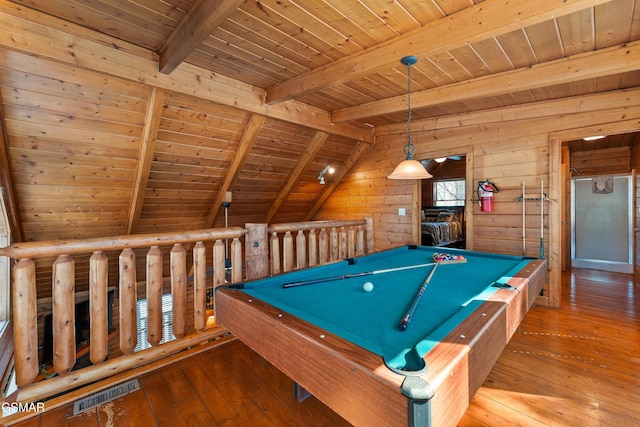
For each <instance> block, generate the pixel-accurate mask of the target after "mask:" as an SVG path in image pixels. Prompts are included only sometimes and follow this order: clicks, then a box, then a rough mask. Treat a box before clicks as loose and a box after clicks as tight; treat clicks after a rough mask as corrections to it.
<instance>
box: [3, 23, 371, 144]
mask: <svg viewBox="0 0 640 427" xmlns="http://www.w3.org/2000/svg"><path fill="white" fill-rule="evenodd" d="M36 19H37V12H36V11H34V12H33V13H31V11H30V17H29V19H25V18H23V17H21V16H16V15H12V14H9V13H4V12H0V45H1V46H4V47H6V48H7V49H11V50H14V51H18V52H21V53H24V54H27V55H35V56H38V57H41V58H47V59H50V60H53V61H57V62H60V63H64V64H68V65H70V66H73V67H81V68H84V69H87V70H92V71H97V72H101V73H105V74H108V75H112V76H116V77H120V78H123V79H126V80H129V81H134V82H136V83H144V84H147V85H149V86H152V87H157V88H159V89H163V90H170V91H173V92H177V93H182V94H185V95H189V96H195V97H198V98H201V99H206V100H208V101H213V102H217V103H219V104H221V105H226V106H230V107H233V108H239V109H241V110H245V111H249V112H251V113H256V114H260V115H264V116H267V117H269V118H275V119H279V120H283V121H286V122H289V123H294V124H298V125H302V126H306V127H308V128H312V129H316V130H320V131H323V132H327V133H331V134H335V135H341V136H345V137H347V138H352V139H357V140H362V141H366V142H371V143H372V142H373V136H372V133H373V129H372V128H369V127H366V126H356V125H353V124H349V123H332V122H331V114H330V112H329V111H326V110H322V109H320V108H316V107H313V106H310V105H308V104H305V103H303V102H299V101H288V102H284V103H281V104H278V105H275V106H269V105H267V104H265V103H264V99H265V97H266V93H265V91H264V90H263V89H260V88H258V87H255V86H252V85H249V84H246V83H242V82H240V81H238V80H234V79H231V78H228V77H224V76H221V75H220V74H215V73H211V72H210V71H207V70H204V69H202V68H200V67H197V66H195V65H192V64H188V63H182V64H181V65H180V66H178V67H177V68H176V69H175V70H174V71H173V72H172V73H171V75H166V74H162V73H158V63H157V61H155V60H154V59H153V58H149V57H144V56H141V55H140V54H132V53H130V52H140V48H139V47H136V46H133V45H130V44H128V43H126V42H124V41H122V40H118V39H115V38H109V40H110V43H105V42H104V40H105V38H108V36H105V35H103V34H99V38H98V34H96V40H93V39H89V38H83V37H78V36H75V35H73V34H70V33H68V32H65V31H64V30H63V29H62V28H65V26H67V27H68V26H72V25H73V24H70V23H68V22H62V21H61V22H57V23H56V24H55V25H54V26H52V24H51V21H59V20H57V18H53V17H51V16H48V15H43V16H42V17H41V18H40V21H42V22H43V23H40V22H35V20H36ZM78 31H82V32H84V33H87V32H88V30H87V29H78ZM98 40H100V41H98Z"/></svg>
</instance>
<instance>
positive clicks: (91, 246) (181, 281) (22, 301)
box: [0, 227, 246, 401]
mask: <svg viewBox="0 0 640 427" xmlns="http://www.w3.org/2000/svg"><path fill="white" fill-rule="evenodd" d="M245 233H246V231H245V230H244V229H243V228H238V227H236V228H226V229H212V230H198V231H191V232H186V233H164V234H153V235H134V236H117V237H109V238H93V239H85V240H60V241H49V242H25V243H18V244H14V245H11V246H8V247H6V248H0V255H4V256H8V257H10V258H13V259H14V260H17V263H16V264H15V266H14V268H13V280H12V283H13V289H12V317H13V324H14V326H15V327H14V345H15V352H16V354H19V355H20V357H16V358H15V371H16V384H17V386H18V388H19V392H18V399H19V400H20V401H35V400H38V399H42V398H45V397H48V396H50V395H53V394H57V393H60V392H64V391H66V390H69V389H71V388H75V387H78V386H81V385H84V384H87V383H90V382H93V381H96V380H99V379H103V378H106V377H109V376H112V375H116V374H118V373H120V372H123V371H125V370H127V369H130V368H132V367H136V366H138V365H141V364H144V363H148V362H152V361H155V360H158V359H160V358H162V357H166V356H169V355H171V354H174V353H176V352H179V351H182V350H184V349H186V348H188V347H190V346H193V345H196V344H198V343H201V342H203V341H206V340H208V339H212V338H216V337H218V336H220V335H221V334H222V333H224V330H223V329H222V328H219V327H211V328H206V324H207V313H206V288H207V287H208V286H211V279H209V284H208V283H207V277H206V276H207V256H206V248H205V243H208V244H210V245H212V246H213V256H212V259H213V287H215V286H218V285H220V284H223V283H224V282H225V259H226V254H225V242H226V241H230V242H231V250H230V256H231V258H232V259H233V260H235V261H236V263H235V264H232V267H231V268H232V271H231V275H232V278H233V280H241V279H242V243H241V240H240V239H241V238H242V237H243V236H244V234H245ZM187 245H192V246H193V258H192V259H193V295H194V301H193V307H194V309H193V313H192V316H193V322H192V323H191V324H192V325H193V329H195V331H190V334H188V335H187V327H186V325H187V317H188V316H189V313H187V304H186V298H187V274H188V270H187V254H186V249H185V246H187ZM161 246H167V247H172V249H171V252H170V260H169V265H170V285H171V295H172V300H173V301H172V302H173V304H172V319H173V320H172V328H173V331H172V332H173V335H174V336H175V337H176V340H174V341H171V342H169V343H164V344H160V340H161V339H162V303H161V298H162V293H163V286H164V275H165V274H164V272H163V259H162V258H163V253H162V251H161V250H160V247H161ZM140 248H148V250H147V253H146V271H145V273H146V297H147V319H148V326H147V339H148V341H149V343H150V344H151V346H152V347H151V348H149V349H147V350H143V351H141V352H136V353H135V354H134V348H135V347H136V343H137V336H138V331H137V315H136V310H137V300H138V292H137V283H136V255H135V253H134V249H140ZM109 251H120V255H119V258H118V271H119V274H118V278H117V280H116V283H117V284H118V301H119V310H118V312H119V319H118V321H117V323H118V329H119V338H118V341H119V344H118V345H119V349H120V351H121V353H122V355H121V356H118V357H115V358H110V359H109V360H107V356H108V350H109V342H108V318H107V313H108V307H107V287H108V286H109V279H108V274H107V273H108V259H107V256H106V255H105V252H109ZM81 254H82V255H84V254H92V255H91V258H90V260H89V284H88V285H89V299H90V319H91V322H90V325H91V326H90V343H91V345H90V360H91V362H92V363H93V366H89V367H86V368H82V369H79V370H75V371H73V372H71V369H72V368H73V367H74V365H75V363H76V340H75V286H76V277H75V260H74V258H73V257H74V255H81ZM43 257H57V258H56V260H55V262H54V263H53V271H52V297H53V298H52V300H53V305H52V324H53V336H54V342H53V354H54V358H53V372H54V373H55V374H57V375H56V376H54V377H53V378H49V379H46V380H43V381H37V382H34V380H35V379H36V377H37V376H38V374H39V369H40V367H39V363H38V331H37V310H36V304H37V299H38V296H37V292H36V264H35V262H34V259H38V258H43ZM210 259H211V257H210ZM112 283H113V282H112Z"/></svg>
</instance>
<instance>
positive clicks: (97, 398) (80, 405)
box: [73, 379, 140, 415]
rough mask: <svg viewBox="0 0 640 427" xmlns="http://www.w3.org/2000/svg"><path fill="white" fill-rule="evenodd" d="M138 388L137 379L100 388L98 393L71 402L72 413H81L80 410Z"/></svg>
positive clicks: (109, 400) (98, 404)
mask: <svg viewBox="0 0 640 427" xmlns="http://www.w3.org/2000/svg"><path fill="white" fill-rule="evenodd" d="M136 390H140V383H139V382H138V380H137V379H134V380H131V381H127V382H126V383H122V384H118V385H117V386H114V387H111V388H108V389H106V390H102V391H101V392H99V393H96V394H92V395H91V396H87V397H85V398H84V399H80V400H78V401H76V402H74V403H73V415H78V414H81V413H82V412H84V411H86V410H89V409H91V408H95V407H96V406H100V405H102V404H103V403H107V402H111V401H112V400H115V399H117V398H119V397H122V396H124V395H126V394H129V393H131V392H134V391H136Z"/></svg>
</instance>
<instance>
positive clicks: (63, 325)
mask: <svg viewBox="0 0 640 427" xmlns="http://www.w3.org/2000/svg"><path fill="white" fill-rule="evenodd" d="M52 294H53V370H54V371H55V372H56V373H57V374H58V375H61V376H62V375H66V374H68V373H69V372H70V371H71V368H73V365H75V363H76V325H75V319H76V305H75V294H76V292H75V261H74V260H73V258H71V256H70V255H60V256H58V258H57V259H56V261H55V262H54V263H53V292H52Z"/></svg>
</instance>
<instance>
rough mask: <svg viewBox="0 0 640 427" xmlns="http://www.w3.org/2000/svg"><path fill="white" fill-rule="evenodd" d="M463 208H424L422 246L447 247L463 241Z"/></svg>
mask: <svg viewBox="0 0 640 427" xmlns="http://www.w3.org/2000/svg"><path fill="white" fill-rule="evenodd" d="M463 216H464V208H463V207H461V206H456V207H447V208H425V209H423V210H422V223H421V227H422V244H423V245H426V246H448V245H452V244H454V243H461V242H463V241H464V228H463V225H462V224H463Z"/></svg>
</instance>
